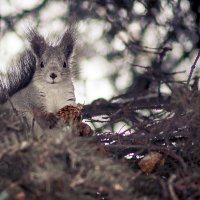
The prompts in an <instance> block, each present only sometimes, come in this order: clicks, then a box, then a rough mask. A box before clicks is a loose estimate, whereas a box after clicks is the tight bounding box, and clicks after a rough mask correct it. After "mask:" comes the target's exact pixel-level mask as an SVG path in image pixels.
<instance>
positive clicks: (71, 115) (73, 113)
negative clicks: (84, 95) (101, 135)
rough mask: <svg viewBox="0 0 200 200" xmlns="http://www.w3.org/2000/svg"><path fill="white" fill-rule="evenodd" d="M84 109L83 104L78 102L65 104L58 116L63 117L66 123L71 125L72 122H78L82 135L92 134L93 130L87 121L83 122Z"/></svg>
mask: <svg viewBox="0 0 200 200" xmlns="http://www.w3.org/2000/svg"><path fill="white" fill-rule="evenodd" d="M82 110H83V105H80V104H78V105H77V107H75V106H71V105H68V106H65V107H63V108H61V109H60V110H59V111H58V112H57V116H58V117H59V118H60V119H63V121H64V123H65V124H67V125H69V124H70V122H73V123H74V124H77V128H78V130H79V135H80V136H92V135H93V130H92V129H91V128H90V126H89V125H88V124H86V123H83V122H81V112H82Z"/></svg>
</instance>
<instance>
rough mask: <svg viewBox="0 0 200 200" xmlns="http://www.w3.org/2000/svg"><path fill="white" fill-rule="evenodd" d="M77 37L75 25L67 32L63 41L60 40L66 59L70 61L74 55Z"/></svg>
mask: <svg viewBox="0 0 200 200" xmlns="http://www.w3.org/2000/svg"><path fill="white" fill-rule="evenodd" d="M76 36H77V31H76V26H75V25H74V24H73V25H71V26H70V27H69V28H68V29H67V30H66V31H65V33H64V35H63V37H62V39H61V40H60V43H59V46H60V47H61V48H62V49H63V51H64V53H65V57H66V59H69V57H70V56H71V55H72V53H73V50H74V46H75V42H76Z"/></svg>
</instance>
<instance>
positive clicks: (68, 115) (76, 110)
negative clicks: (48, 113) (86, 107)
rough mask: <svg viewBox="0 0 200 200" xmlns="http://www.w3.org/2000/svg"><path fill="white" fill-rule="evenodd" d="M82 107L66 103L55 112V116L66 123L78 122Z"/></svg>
mask: <svg viewBox="0 0 200 200" xmlns="http://www.w3.org/2000/svg"><path fill="white" fill-rule="evenodd" d="M82 109H83V105H78V106H77V107H75V106H71V105H67V106H65V107H63V108H61V109H60V110H59V111H58V112H57V116H58V117H59V118H61V119H63V120H64V123H66V124H69V123H70V122H80V121H81V111H82Z"/></svg>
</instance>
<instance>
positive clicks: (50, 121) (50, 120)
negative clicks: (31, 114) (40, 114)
mask: <svg viewBox="0 0 200 200" xmlns="http://www.w3.org/2000/svg"><path fill="white" fill-rule="evenodd" d="M45 118H46V122H47V127H48V128H49V129H52V128H53V127H54V126H55V125H56V123H57V121H58V118H57V117H56V116H55V115H54V114H53V113H48V114H47V115H46V116H45Z"/></svg>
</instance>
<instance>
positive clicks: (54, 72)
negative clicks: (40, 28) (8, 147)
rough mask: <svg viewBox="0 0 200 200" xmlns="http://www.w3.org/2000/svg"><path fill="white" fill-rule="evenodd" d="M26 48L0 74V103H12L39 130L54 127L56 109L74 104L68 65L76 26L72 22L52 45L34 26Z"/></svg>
mask: <svg viewBox="0 0 200 200" xmlns="http://www.w3.org/2000/svg"><path fill="white" fill-rule="evenodd" d="M26 38H27V39H28V42H29V44H30V49H28V50H25V51H24V52H23V53H22V54H21V55H20V56H19V58H18V60H17V62H16V63H15V64H14V65H13V66H12V67H10V68H9V70H8V72H7V74H6V75H3V74H0V103H5V102H6V101H7V102H8V99H10V101H11V102H12V103H13V105H14V107H15V109H16V110H17V111H18V112H19V113H22V114H23V115H25V117H26V118H27V120H28V124H32V122H33V120H35V122H36V124H38V125H39V126H40V127H41V128H42V129H46V128H53V127H54V125H55V124H56V122H57V117H56V112H57V111H58V110H59V109H61V108H62V107H64V106H66V105H73V106H75V105H76V99H75V94H74V85H73V67H72V65H71V63H72V58H73V54H74V50H75V43H76V27H75V26H74V25H71V26H70V27H69V28H68V29H67V30H66V31H65V32H64V34H63V36H62V37H61V39H60V40H59V41H57V42H56V43H55V44H52V43H50V42H47V41H46V40H45V38H44V37H43V36H42V35H40V34H39V33H38V32H37V31H36V30H34V29H33V28H29V30H28V32H27V34H26Z"/></svg>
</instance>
